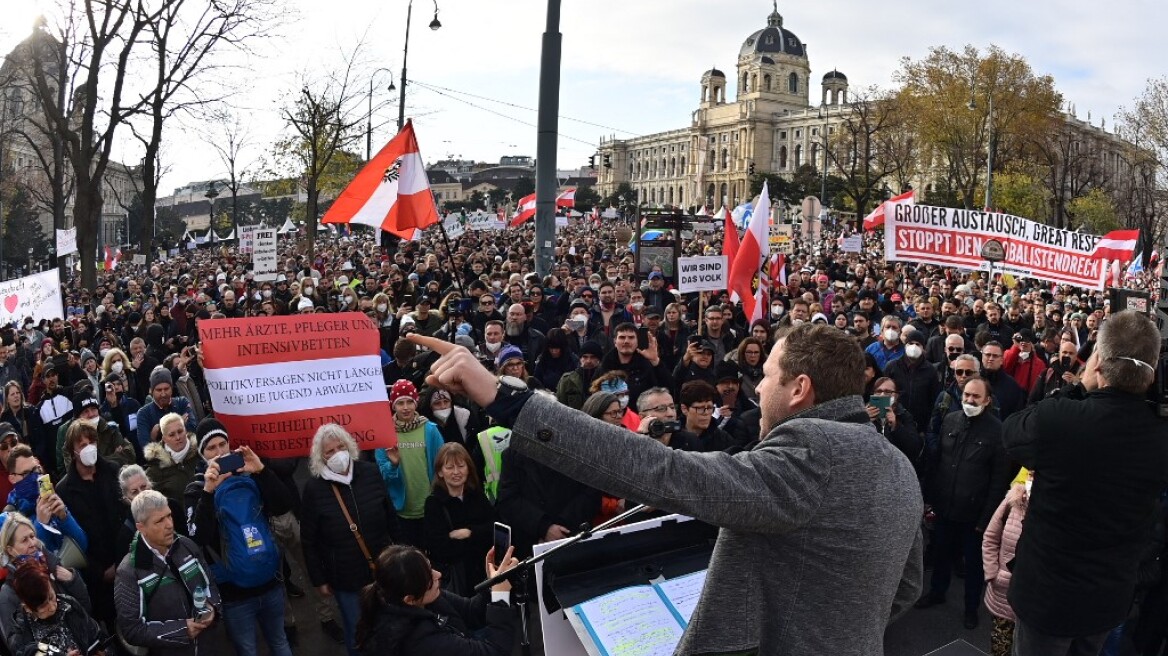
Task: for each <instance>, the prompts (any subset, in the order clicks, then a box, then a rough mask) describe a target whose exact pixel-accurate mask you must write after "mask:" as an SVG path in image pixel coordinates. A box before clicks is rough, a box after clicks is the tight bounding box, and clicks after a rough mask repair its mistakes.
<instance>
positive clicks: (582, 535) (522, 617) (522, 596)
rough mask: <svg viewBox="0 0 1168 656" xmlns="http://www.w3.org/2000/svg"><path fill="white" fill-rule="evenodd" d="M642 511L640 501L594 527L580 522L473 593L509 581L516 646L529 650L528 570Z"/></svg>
mask: <svg viewBox="0 0 1168 656" xmlns="http://www.w3.org/2000/svg"><path fill="white" fill-rule="evenodd" d="M646 510H650V508H649V506H646V505H645V504H643V503H642V504H640V505H637V506H634V507H632V508H630V509H628V510H626V511H624V512H623V513H621V514H619V515H617V516H616V517H613V518H612V519H610V520H608V521H606V522H603V523H601V524H597V525H596V526H594V527H592V528H589V527H588V524H586V523H585V524H582V525H581V526H580V532H579V533H577V534H576V535H573V536H572V537H571V538H568V539H566V540H564V541H563V542H561V543H560V544H557V545H556V546H554V547H552V548H551V549H548V550H547V551H545V552H543V553H541V554H539V555H538V556H531V557H530V558H528V559H526V560H522V561H520V562H519V564H518V565H516V566H515V567H513V568H511V569H509V570H507V571H505V572H499V573H498V574H496V575H494V576H492V577H491V578H489V579H487V580H485V581H483V582H482V583H479V584H478V585H476V586H475V588H474V591H475V594H479V593H480V592H482V591H483V590H487V589H489V588H491V587H493V586H494V585H495V584H496V583H501V582H503V581H511V592H512V593H513V595H514V597H515V605H516V606H518V607H519V625H520V628H521V629H522V633H521V636H522V638H521V642H520V645H522V647H523V653H524V654H530V653H531V638H530V636H529V635H528V628H527V604H528V599H527V596H528V595H527V585H528V582H529V580H530V578H529V577H530V575H531V572H532V571H533V570H534V568H535V566H536V565H537V564H538V563H541V562H543V561H544V560H547V559H548V558H549V557H550V556H551V555H552V554H554V553H557V552H559V551H560V550H562V549H567V548H568V547H570V546H572V545H574V544H576V543H577V542H580V541H582V540H587V539H588V538H590V537H592V536H593V535H594V534H595V533H596V532H597V531H603V530H605V529H608V528H612V527H613V526H616V525H617V524H620V523H621V522H623V521H625V520H626V519H628V518H630V517H632V516H634V515H638V514H640V513H642V512H645V511H646ZM537 599H538V597H537Z"/></svg>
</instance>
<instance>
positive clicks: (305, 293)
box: [300, 287, 312, 296]
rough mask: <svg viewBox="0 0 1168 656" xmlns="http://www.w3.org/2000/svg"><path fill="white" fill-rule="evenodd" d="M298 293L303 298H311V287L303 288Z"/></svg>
mask: <svg viewBox="0 0 1168 656" xmlns="http://www.w3.org/2000/svg"><path fill="white" fill-rule="evenodd" d="M300 293H301V295H303V296H312V288H311V287H303V288H301V290H300Z"/></svg>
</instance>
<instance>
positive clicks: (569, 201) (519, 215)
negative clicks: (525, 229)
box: [510, 187, 576, 228]
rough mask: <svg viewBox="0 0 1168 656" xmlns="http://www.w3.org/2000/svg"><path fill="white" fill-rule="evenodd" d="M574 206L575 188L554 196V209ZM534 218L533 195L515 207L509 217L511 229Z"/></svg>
mask: <svg viewBox="0 0 1168 656" xmlns="http://www.w3.org/2000/svg"><path fill="white" fill-rule="evenodd" d="M575 206H576V188H575V187H572V188H570V189H565V190H564V192H563V193H561V194H560V195H559V196H556V207H575ZM534 216H535V194H529V195H527V196H524V197H523V198H522V199H521V200H520V201H519V205H517V206H516V207H515V214H514V215H512V216H511V224H510V225H511V227H512V228H514V227H516V226H519V225H522V224H523V223H524V222H526V221H527V220H528V219H530V218H532V217H534Z"/></svg>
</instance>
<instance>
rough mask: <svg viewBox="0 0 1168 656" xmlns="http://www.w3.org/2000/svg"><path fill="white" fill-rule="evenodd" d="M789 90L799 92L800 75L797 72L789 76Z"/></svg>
mask: <svg viewBox="0 0 1168 656" xmlns="http://www.w3.org/2000/svg"><path fill="white" fill-rule="evenodd" d="M787 91H789V92H791V93H799V75H798V74H797V73H791V74H790V75H788V76H787Z"/></svg>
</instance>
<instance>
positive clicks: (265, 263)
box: [251, 228, 280, 282]
mask: <svg viewBox="0 0 1168 656" xmlns="http://www.w3.org/2000/svg"><path fill="white" fill-rule="evenodd" d="M279 260H280V257H279V255H278V254H277V252H276V231H275V229H273V228H265V229H263V230H256V231H255V234H254V237H253V239H252V256H251V262H252V274H253V277H254V278H255V281H256V282H265V281H271V280H275V279H276V267H277V265H278V264H279Z"/></svg>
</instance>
